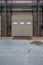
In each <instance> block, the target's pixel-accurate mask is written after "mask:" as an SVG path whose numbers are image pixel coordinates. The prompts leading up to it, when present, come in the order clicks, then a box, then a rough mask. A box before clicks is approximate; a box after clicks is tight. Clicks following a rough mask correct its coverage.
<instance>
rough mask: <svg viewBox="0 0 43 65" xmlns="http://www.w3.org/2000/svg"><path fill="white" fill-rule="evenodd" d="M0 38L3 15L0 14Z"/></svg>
mask: <svg viewBox="0 0 43 65" xmlns="http://www.w3.org/2000/svg"><path fill="white" fill-rule="evenodd" d="M0 36H1V14H0Z"/></svg>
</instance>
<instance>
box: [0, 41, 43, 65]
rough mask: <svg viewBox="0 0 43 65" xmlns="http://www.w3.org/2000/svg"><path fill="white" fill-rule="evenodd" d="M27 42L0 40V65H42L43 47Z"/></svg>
mask: <svg viewBox="0 0 43 65" xmlns="http://www.w3.org/2000/svg"><path fill="white" fill-rule="evenodd" d="M31 42H32V41H28V40H26V41H25V40H3V41H2V40H0V65H43V45H40V46H36V45H32V44H30V43H31Z"/></svg>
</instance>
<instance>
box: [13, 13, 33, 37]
mask: <svg viewBox="0 0 43 65" xmlns="http://www.w3.org/2000/svg"><path fill="white" fill-rule="evenodd" d="M22 15H24V16H22ZM18 16H19V17H18ZM16 17H18V18H16ZM26 18H27V19H26ZM14 22H15V23H14ZM32 35H33V34H32V14H31V13H27V15H26V13H24V14H23V13H19V14H18V13H15V15H14V14H13V16H12V36H32Z"/></svg>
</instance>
